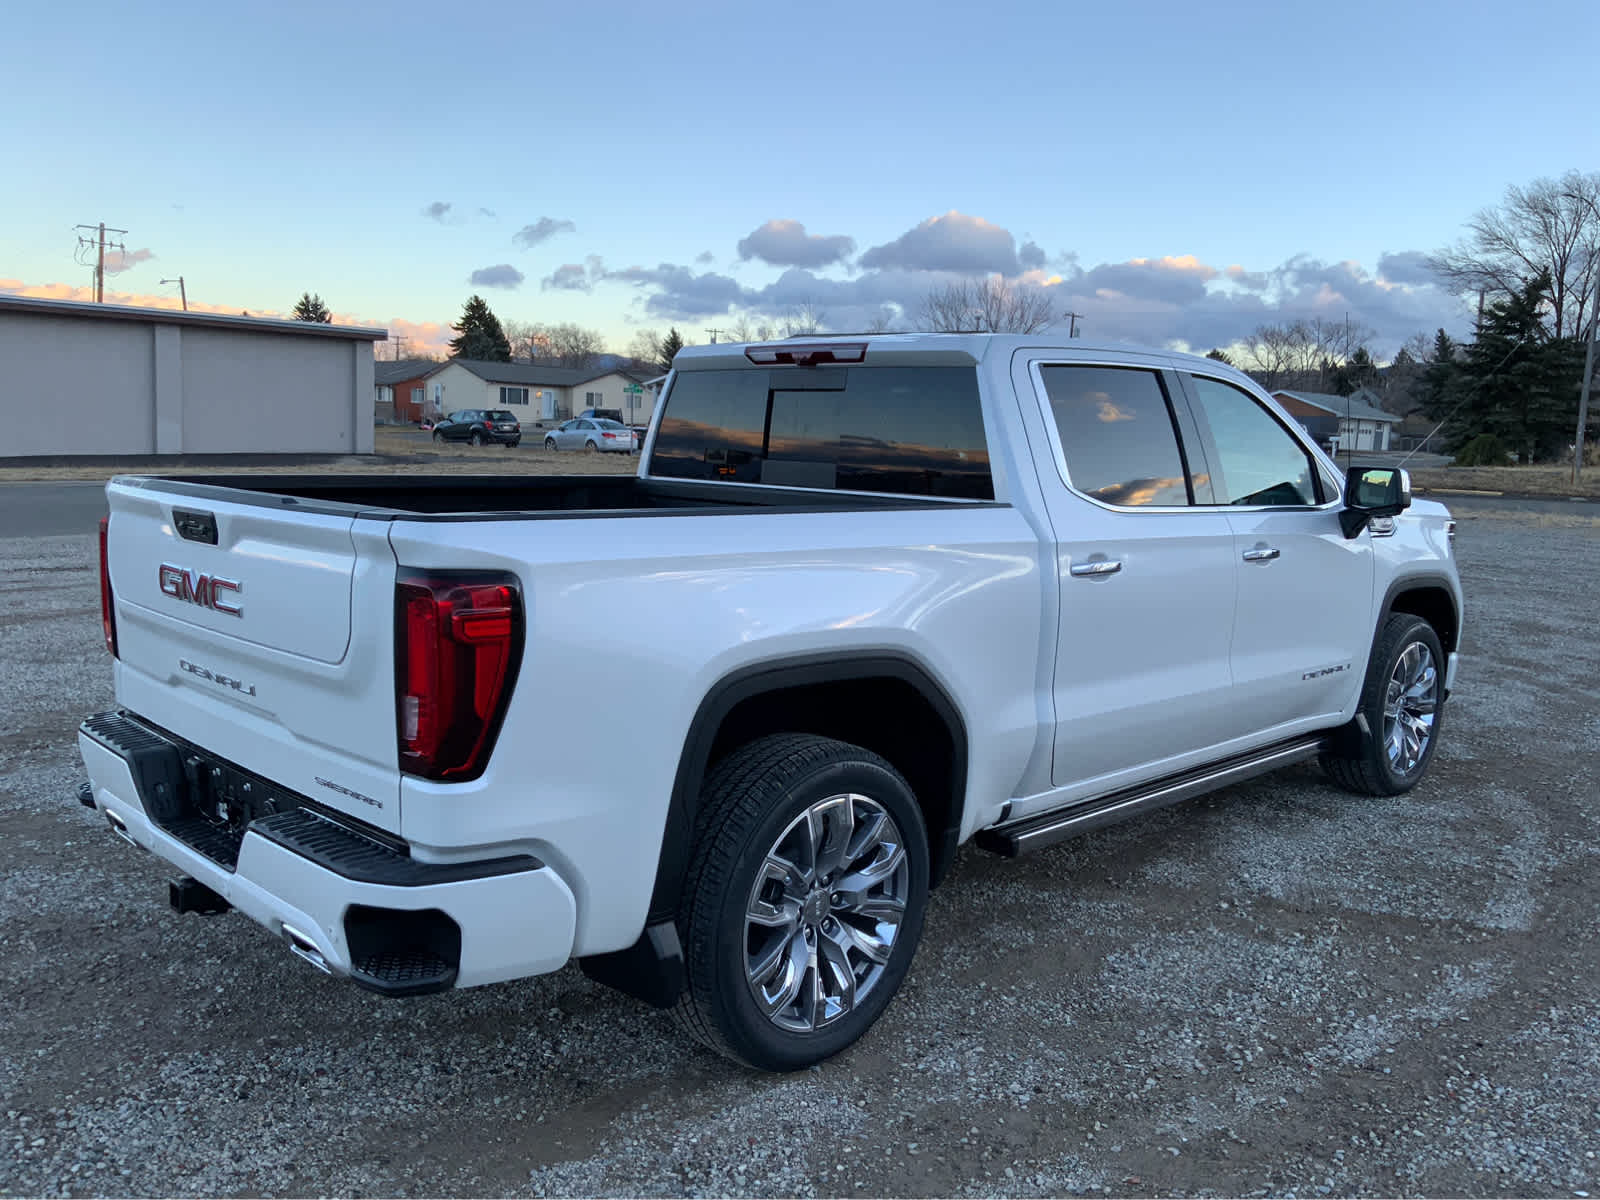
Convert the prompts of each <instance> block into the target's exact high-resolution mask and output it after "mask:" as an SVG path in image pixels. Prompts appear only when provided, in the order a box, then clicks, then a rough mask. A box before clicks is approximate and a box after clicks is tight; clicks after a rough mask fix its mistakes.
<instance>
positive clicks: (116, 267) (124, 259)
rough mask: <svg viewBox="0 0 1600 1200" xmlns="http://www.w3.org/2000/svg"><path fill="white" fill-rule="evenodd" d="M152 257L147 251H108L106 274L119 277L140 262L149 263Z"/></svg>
mask: <svg viewBox="0 0 1600 1200" xmlns="http://www.w3.org/2000/svg"><path fill="white" fill-rule="evenodd" d="M154 257H155V255H154V254H152V253H150V251H148V250H129V251H126V252H124V251H121V250H113V251H110V252H108V253H107V254H106V274H107V275H120V274H122V272H124V271H129V270H132V269H133V268H134V267H137V266H138V265H139V264H140V263H142V262H149V261H150V260H151V259H152V258H154Z"/></svg>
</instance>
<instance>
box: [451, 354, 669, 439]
mask: <svg viewBox="0 0 1600 1200" xmlns="http://www.w3.org/2000/svg"><path fill="white" fill-rule="evenodd" d="M425 382H426V387H427V393H428V395H427V402H428V405H429V408H430V414H431V415H443V414H445V413H451V412H455V411H457V410H458V409H463V408H503V409H506V410H508V411H510V412H513V413H516V414H517V416H518V418H519V419H520V420H522V421H523V422H524V423H525V424H533V423H544V424H551V423H554V422H557V421H565V420H566V419H567V418H569V417H571V416H574V415H575V414H577V413H580V412H582V411H583V410H584V409H586V408H615V409H619V410H621V412H622V415H623V418H624V420H626V421H629V422H633V421H634V420H635V419H637V420H638V421H639V422H640V423H642V422H644V421H648V420H649V419H650V413H651V411H652V409H653V407H654V401H655V395H654V393H653V392H651V391H650V389H648V388H646V387H645V386H644V382H643V380H642V378H636V377H635V376H634V375H633V374H631V373H629V372H626V371H621V370H617V369H615V368H602V369H599V370H587V371H583V370H574V369H572V368H570V367H546V366H538V365H533V364H529V363H501V362H482V361H479V360H477V359H468V358H453V359H451V360H450V361H449V362H447V363H444V364H443V365H441V366H439V367H438V368H437V369H436V370H435V371H433V372H432V373H430V374H429V375H428V376H427V378H426V381H425ZM632 388H636V389H638V390H637V391H630V390H629V389H632Z"/></svg>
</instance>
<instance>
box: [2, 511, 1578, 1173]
mask: <svg viewBox="0 0 1600 1200" xmlns="http://www.w3.org/2000/svg"><path fill="white" fill-rule="evenodd" d="M1458 515H1459V516H1460V517H1461V538H1460V558H1461V562H1462V570H1463V575H1464V577H1465V580H1466V585H1467V589H1468V595H1469V602H1470V605H1471V611H1470V614H1469V619H1470V624H1469V632H1468V637H1467V644H1466V652H1467V658H1466V664H1465V667H1464V669H1463V672H1462V678H1461V680H1460V691H1459V692H1458V694H1457V696H1456V697H1455V699H1454V700H1453V701H1452V703H1451V705H1450V706H1449V708H1448V710H1447V727H1446V729H1445V732H1444V735H1443V736H1444V740H1443V742H1442V746H1441V751H1440V754H1439V756H1438V758H1437V759H1436V761H1435V763H1434V767H1433V771H1432V774H1431V775H1430V777H1429V779H1428V781H1427V782H1426V783H1425V784H1424V785H1423V786H1422V787H1421V788H1420V789H1418V790H1417V791H1416V792H1415V793H1413V794H1412V795H1410V796H1408V797H1404V798H1401V799H1397V800H1361V799H1357V798H1354V797H1351V796H1347V795H1345V794H1343V793H1340V792H1337V791H1335V790H1334V789H1333V788H1332V787H1330V786H1329V785H1328V784H1327V783H1326V782H1324V780H1323V779H1322V778H1321V776H1320V775H1319V774H1318V773H1317V772H1316V771H1315V770H1314V769H1310V768H1302V769H1296V770H1292V771H1288V772H1285V773H1282V774H1280V775H1278V776H1275V777H1269V778H1268V779H1265V780H1260V781H1255V782H1252V783H1250V784H1248V785H1245V786H1241V787H1236V788H1233V789H1229V790H1228V791H1226V792H1222V793H1218V794H1217V795H1214V796H1212V797H1209V798H1206V799H1204V800H1200V801H1197V802H1194V803H1191V804H1189V805H1187V806H1183V807H1180V808H1177V809H1173V810H1169V811H1167V812H1164V813H1161V814H1157V815H1155V816H1153V817H1150V818H1147V819H1144V820H1141V821H1138V822H1136V823H1132V824H1128V825H1124V826H1121V827H1119V828H1115V829H1111V830H1106V831H1102V832H1101V833H1098V834H1095V835H1091V836H1089V837H1087V838H1084V839H1081V840H1079V841H1076V842H1070V843H1067V844H1064V845H1062V846H1059V847H1056V848H1054V849H1052V850H1049V851H1045V852H1043V853H1040V854H1038V855H1036V856H1033V857H1030V858H1025V859H1022V860H1018V861H1005V860H1001V859H997V858H993V857H990V856H987V855H984V854H982V853H980V852H977V851H974V850H971V849H969V850H967V851H966V852H965V853H964V854H963V855H962V857H961V859H960V861H959V863H958V866H957V868H956V870H955V871H954V872H953V875H952V877H951V879H950V880H949V882H948V883H946V884H945V885H944V886H943V887H941V888H940V889H939V891H938V892H937V893H936V894H935V896H934V899H933V903H932V908H931V912H930V914H929V919H928V925H927V932H926V934H925V937H924V942H923V946H922V949H921V951H920V953H919V955H918V958H917V962H916V964H915V966H914V967H913V970H912V974H911V977H910V979H909V981H908V983H907V985H906V987H905V989H904V990H903V991H902V993H901V996H900V997H899V998H898V999H897V1000H896V1002H895V1003H894V1005H893V1006H892V1007H891V1008H890V1010H889V1012H888V1014H887V1016H886V1017H885V1018H884V1020H882V1021H881V1022H880V1023H879V1025H878V1027H877V1028H876V1029H875V1030H874V1031H873V1032H872V1033H871V1034H869V1036H868V1037H867V1038H866V1039H865V1040H864V1041H863V1042H861V1043H860V1044H859V1045H857V1046H856V1047H855V1048H853V1049H852V1050H850V1051H848V1052H847V1053H845V1054H844V1055H842V1056H840V1057H839V1058H837V1059H835V1060H833V1061H830V1062H828V1063H826V1064H824V1065H823V1066H822V1067H820V1068H818V1069H814V1070H812V1071H808V1072H802V1073H800V1074H798V1075H794V1076H788V1077H778V1076H760V1075H754V1074H751V1073H748V1072H746V1071H743V1070H740V1069H737V1068H735V1067H733V1066H731V1065H730V1064H728V1063H726V1062H723V1061H721V1060H719V1059H716V1058H714V1057H711V1056H710V1055H708V1054H706V1053H704V1052H702V1051H701V1050H699V1049H698V1048H697V1047H695V1046H693V1045H691V1044H689V1043H688V1042H686V1041H685V1040H684V1039H683V1038H682V1037H681V1036H680V1035H679V1034H678V1033H677V1032H676V1031H675V1029H674V1028H673V1026H672V1025H671V1023H670V1022H669V1021H668V1020H667V1019H665V1018H664V1017H663V1016H661V1015H660V1014H658V1013H655V1012H653V1011H651V1010H649V1009H646V1008H644V1007H642V1006H640V1005H638V1004H636V1003H634V1002H632V1001H630V1000H627V999H625V998H623V997H621V996H618V995H615V994H613V993H610V992H607V991H605V990H604V989H601V988H599V987H597V986H596V985H593V984H591V983H590V982H589V981H587V980H586V979H584V978H583V977H582V976H581V975H580V974H579V973H578V972H577V971H576V970H573V969H568V970H565V971H562V972H560V973H557V974H555V975H552V976H547V977H544V978H541V979H535V980H529V981H525V982H521V983H516V984H508V985H502V986H496V987H491V988H483V989H478V990H474V991H469V992H462V993H457V994H453V995H445V996H432V997H427V998H423V999H418V1000H411V1001H386V1000H382V999H379V998H377V997H374V996H370V995H367V994H365V993H363V992H360V991H357V990H356V989H354V988H352V987H350V986H348V985H344V984H341V983H339V982H337V981H334V980H330V979H326V978H324V977H322V976H320V975H317V974H316V973H314V972H313V971H312V970H311V969H310V968H308V967H306V966H304V965H303V964H301V963H299V962H297V961H295V960H294V959H292V958H291V957H290V956H289V955H288V954H287V953H286V952H285V950H284V949H283V947H282V945H281V944H280V943H279V942H278V941H276V940H275V939H273V938H272V937H271V936H270V935H268V934H267V933H266V932H265V931H264V930H261V929H259V928H257V927H256V926H254V925H253V924H251V923H249V922H248V921H246V920H245V919H244V918H241V917H239V916H237V915H233V914H230V915H227V916H222V917H216V918H199V917H194V916H190V917H178V916H176V915H175V914H173V913H171V912H170V911H169V910H168V909H167V907H166V903H165V898H164V884H163V880H164V878H165V876H166V871H165V870H164V869H163V867H162V866H161V864H160V863H159V862H157V861H155V860H153V859H151V858H149V857H147V856H142V855H140V854H137V853H136V852H133V851H131V850H129V849H127V848H126V847H124V846H123V845H122V844H121V843H119V842H117V841H115V840H114V839H113V838H112V837H111V836H110V835H109V834H108V833H107V832H106V831H105V829H104V827H103V824H102V823H101V822H99V821H98V820H97V819H96V818H95V817H94V816H93V814H91V813H89V812H87V811H85V810H84V809H82V808H80V807H78V805H77V804H76V803H75V801H74V799H73V796H72V793H73V789H74V787H75V785H76V784H77V782H78V780H79V779H80V778H81V777H82V769H81V766H80V764H79V762H78V758H77V753H76V750H75V747H74V743H73V736H72V734H73V729H74V727H75V725H76V723H77V721H78V719H79V717H80V716H81V715H83V714H85V713H87V712H91V711H94V710H97V709H100V708H104V707H107V706H109V705H110V704H111V701H112V697H111V692H110V686H109V674H110V672H109V670H108V667H107V664H106V660H105V658H104V651H103V649H102V648H101V645H100V632H99V628H98V625H97V621H96V615H97V605H98V600H97V595H96V584H95V578H94V573H93V570H92V563H93V558H94V546H93V541H92V539H91V538H87V537H70V538H15V539H10V540H4V539H0V592H3V593H4V597H5V603H4V605H3V606H0V607H3V615H0V696H3V697H4V711H5V717H6V719H5V720H4V723H3V726H0V729H3V732H0V870H3V871H4V884H5V886H4V887H3V888H0V960H3V961H5V962H7V963H9V964H10V966H9V968H8V969H7V971H6V975H7V976H8V977H9V978H10V979H11V983H10V984H9V985H6V989H5V1002H4V1004H3V1005H0V1144H3V1152H0V1192H3V1193H5V1194H51V1195H61V1194H83V1195H89V1194H157V1195H162V1194H176V1195H236V1194H245V1193H249V1194H260V1193H268V1194H273V1195H292V1194H307V1193H311V1194H322V1193H341V1194H349V1195H373V1194H380V1195H382V1194H399V1195H413V1194H417V1195H437V1194H457V1193H460V1194H524V1195H573V1194H594V1193H627V1194H636V1195H647V1196H648V1195H668V1194H691V1195H719V1194H728V1193H750V1194H785V1195H789V1194H793V1195H814V1194H824V1195H826V1194H844V1195H858V1194H859V1195H880V1194H896V1195H898V1194H904V1195H924V1194H939V1195H1008V1196H1009V1195H1036V1194H1043V1193H1050V1194H1062V1193H1070V1194H1085V1193H1094V1194H1100V1193H1106V1192H1109V1193H1114V1194H1130V1195H1169V1194H1192V1195H1212V1194H1221V1195H1252V1194H1267V1193H1271V1194H1290V1193H1292V1194H1294V1195H1296V1196H1302V1197H1304V1196H1321V1195H1350V1194H1374V1193H1376V1194H1435V1195H1437V1194H1454V1195H1576V1196H1583V1195H1585V1194H1587V1193H1588V1192H1589V1191H1591V1190H1594V1189H1595V1188H1596V1186H1597V1185H1596V1181H1597V1179H1600V1167H1597V1160H1596V1154H1597V1153H1600V996H1597V989H1596V980H1597V979H1600V951H1597V946H1596V930H1597V927H1600V926H1597V921H1596V918H1597V915H1600V913H1597V909H1600V894H1597V892H1596V890H1595V888H1594V886H1593V879H1594V877H1595V874H1596V871H1597V870H1600V824H1597V814H1596V809H1595V807H1594V804H1593V801H1594V800H1595V799H1596V791H1597V785H1596V774H1595V770H1594V751H1595V748H1596V746H1597V745H1600V715H1597V712H1600V703H1597V693H1596V687H1595V679H1596V678H1597V675H1600V642H1597V639H1596V636H1595V633H1594V622H1593V611H1594V597H1595V595H1596V593H1597V591H1600V567H1597V559H1596V549H1597V546H1600V518H1597V517H1593V516H1588V515H1585V514H1584V513H1583V512H1574V513H1565V512H1563V513H1549V512H1542V511H1520V510H1515V509H1512V508H1494V507H1485V506H1483V505H1482V504H1478V505H1476V506H1474V507H1472V508H1468V507H1466V506H1465V505H1462V506H1458Z"/></svg>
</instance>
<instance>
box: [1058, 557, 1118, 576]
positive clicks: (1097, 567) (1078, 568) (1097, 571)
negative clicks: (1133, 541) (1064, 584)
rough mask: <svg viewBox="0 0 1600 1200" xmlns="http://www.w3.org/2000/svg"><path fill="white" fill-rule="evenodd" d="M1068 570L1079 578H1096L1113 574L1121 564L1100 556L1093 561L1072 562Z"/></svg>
mask: <svg viewBox="0 0 1600 1200" xmlns="http://www.w3.org/2000/svg"><path fill="white" fill-rule="evenodd" d="M1070 570H1071V572H1072V573H1073V574H1074V575H1076V576H1077V577H1078V578H1079V579H1085V578H1087V579H1097V578H1099V577H1101V576H1103V575H1115V574H1116V573H1117V572H1118V571H1120V570H1122V564H1121V563H1119V562H1114V561H1111V560H1109V559H1104V558H1101V559H1096V560H1095V561H1094V562H1081V563H1073V564H1072V566H1071V568H1070Z"/></svg>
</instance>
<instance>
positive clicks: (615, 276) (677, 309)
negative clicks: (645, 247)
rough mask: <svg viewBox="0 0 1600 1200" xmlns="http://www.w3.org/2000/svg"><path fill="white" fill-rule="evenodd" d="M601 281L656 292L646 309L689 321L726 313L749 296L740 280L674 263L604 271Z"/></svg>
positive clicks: (659, 314)
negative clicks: (651, 289)
mask: <svg viewBox="0 0 1600 1200" xmlns="http://www.w3.org/2000/svg"><path fill="white" fill-rule="evenodd" d="M600 278H602V279H607V280H614V281H616V282H618V283H627V284H631V285H633V286H634V287H637V288H653V289H655V290H654V291H653V292H651V293H650V294H649V295H648V296H647V298H646V300H645V309H646V310H647V311H648V312H649V313H650V314H651V315H652V316H658V317H671V318H685V319H689V318H694V317H705V316H712V315H716V314H720V313H725V312H728V311H729V310H730V309H732V308H733V307H734V306H735V305H737V304H740V303H742V302H743V301H744V300H745V297H746V295H747V293H746V289H745V288H743V287H741V286H740V285H739V281H738V280H736V279H732V278H730V277H729V276H727V275H718V274H716V273H715V272H711V271H707V272H705V273H704V274H701V275H696V274H695V273H694V272H693V271H691V270H690V269H689V268H688V267H679V266H673V265H672V264H671V263H662V264H661V265H660V266H657V267H627V268H625V269H623V270H621V271H604V272H602V273H601V274H600Z"/></svg>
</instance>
